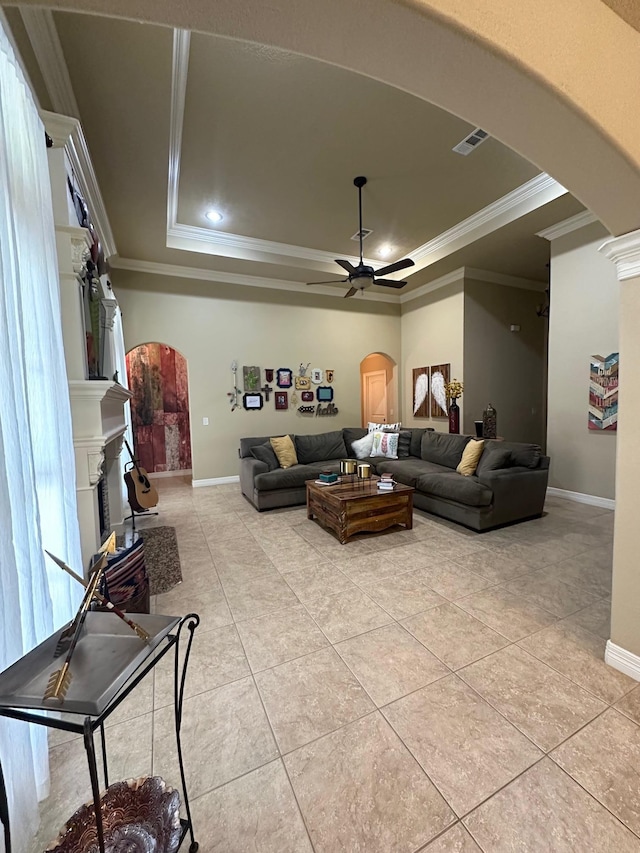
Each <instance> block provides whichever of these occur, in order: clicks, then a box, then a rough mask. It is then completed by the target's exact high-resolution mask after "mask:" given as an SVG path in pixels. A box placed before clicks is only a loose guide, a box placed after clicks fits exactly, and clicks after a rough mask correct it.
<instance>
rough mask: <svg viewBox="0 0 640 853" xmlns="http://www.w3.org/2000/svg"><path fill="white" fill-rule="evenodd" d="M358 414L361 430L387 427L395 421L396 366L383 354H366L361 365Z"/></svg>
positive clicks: (397, 410) (397, 409)
mask: <svg viewBox="0 0 640 853" xmlns="http://www.w3.org/2000/svg"><path fill="white" fill-rule="evenodd" d="M360 413H361V418H362V426H366V425H367V423H368V422H373V423H380V424H388V423H392V422H393V421H394V420H395V419H396V418H397V417H398V413H399V408H398V384H397V378H396V363H395V361H394V360H393V359H392V358H391V357H390V356H388V355H386V354H385V353H382V352H372V353H369V355H368V356H366V357H365V358H363V359H362V361H361V362H360Z"/></svg>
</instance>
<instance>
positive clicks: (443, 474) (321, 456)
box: [239, 427, 549, 531]
mask: <svg viewBox="0 0 640 853" xmlns="http://www.w3.org/2000/svg"><path fill="white" fill-rule="evenodd" d="M407 433H410V435H407ZM365 434H366V430H365V429H361V428H357V427H354V428H345V429H342V430H336V431H333V432H329V433H321V434H320V435H308V436H300V435H295V436H292V439H293V441H294V443H295V446H296V453H297V455H298V462H299V464H298V465H294V466H293V467H291V468H286V469H283V468H280V467H277V466H278V463H277V459H276V458H275V454H273V452H272V451H271V446H270V444H269V437H268V436H262V437H254V438H242V439H241V440H240V451H239V453H240V486H241V489H242V494H243V495H244V496H245V497H246V498H247V499H248V500H249V501H250V502H251V503H252V504H253V505H254V506H255V507H256V509H258V510H260V511H262V510H265V509H273V508H275V507H282V506H295V505H297V504H304V503H305V501H306V488H305V482H306V481H307V480H313V479H316V478H317V476H318V474H320V473H321V472H322V471H335V472H339V470H340V459H344V458H347V457H348V458H354V454H353V451H352V448H351V442H352V441H356V440H357V439H358V438H362V437H363V436H364V435H365ZM403 434H404V441H403V442H402V444H403V446H404V452H405V453H408V455H406V456H403V457H401V458H398V459H386V458H384V457H374V458H368V459H367V460H366V461H368V462H371V464H372V465H373V468H374V470H375V471H376V472H377V473H382V472H383V471H384V472H390V473H391V474H393V476H394V478H395V479H396V481H397V482H399V483H404V484H405V485H407V486H413V487H414V488H415V490H416V491H415V494H414V497H413V504H414V506H415V507H418V508H419V509H422V510H426V511H427V512H431V513H433V514H434V515H439V516H442V517H443V518H448V519H451V520H452V521H456V522H458V523H459V524H464V525H465V526H467V527H471V528H472V529H473V530H478V531H482V530H489V529H491V528H493V527H498V526H500V525H502V524H508V523H511V522H514V521H522V520H524V519H526V518H534V517H536V516H539V515H541V514H542V510H543V506H544V501H545V495H546V491H547V480H548V474H549V457H547V456H544V455H543V454H542V451H541V448H540V447H539V446H538V445H536V444H520V443H515V442H508V441H490V442H485V448H484V451H483V453H482V456H481V458H480V462H479V463H478V467H477V469H476V473H475V474H474V475H472V476H471V477H464V476H462V474H458V473H457V472H456V470H455V469H456V466H457V465H458V463H459V462H460V459H461V457H462V452H463V450H464V448H465V446H466V444H467V442H468V441H471V437H470V436H463V435H449V434H447V433H440V432H433V431H432V430H424V429H411V430H403ZM363 461H364V460H363Z"/></svg>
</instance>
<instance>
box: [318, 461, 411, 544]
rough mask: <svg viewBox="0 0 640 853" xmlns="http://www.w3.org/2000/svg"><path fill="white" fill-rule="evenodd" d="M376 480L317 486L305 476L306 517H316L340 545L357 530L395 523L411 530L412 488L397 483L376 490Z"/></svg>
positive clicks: (368, 529)
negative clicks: (390, 487) (384, 489)
mask: <svg viewBox="0 0 640 853" xmlns="http://www.w3.org/2000/svg"><path fill="white" fill-rule="evenodd" d="M377 481H378V478H377V477H376V478H373V477H372V478H371V480H370V481H369V482H367V481H362V480H361V481H357V480H356V481H355V483H351V482H348V483H341V482H340V483H335V484H332V485H330V486H320V485H318V484H317V483H316V482H314V481H313V480H307V484H306V485H307V518H316V519H317V520H318V521H319V522H320V524H322V525H324V526H325V527H328V528H329V530H332V531H333V532H334V533H335V534H336V536H337V537H338V539H339V540H340V542H341V543H342V544H343V545H344V544H345V542H348V541H349V539H351V537H352V536H354V535H355V534H356V533H363V532H369V533H376V532H378V531H380V530H386V529H387V528H388V527H393V526H394V525H396V524H402V525H404V527H405V529H406V530H411V528H412V527H413V492H414V491H415V490H414V489H413V488H412V487H411V486H403V485H401V484H400V483H398V484H396V486H395V487H394V489H393V491H389V492H379V491H378V488H377V485H376V483H377Z"/></svg>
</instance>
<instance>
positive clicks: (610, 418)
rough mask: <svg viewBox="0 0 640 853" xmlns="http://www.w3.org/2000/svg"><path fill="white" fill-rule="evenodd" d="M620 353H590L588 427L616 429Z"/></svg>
mask: <svg viewBox="0 0 640 853" xmlns="http://www.w3.org/2000/svg"><path fill="white" fill-rule="evenodd" d="M619 363H620V353H617V352H612V353H611V355H608V356H607V357H606V358H603V357H602V356H601V355H592V356H591V364H590V370H589V429H598V430H605V431H607V432H614V431H615V430H617V429H618V367H619Z"/></svg>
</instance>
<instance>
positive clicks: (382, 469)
mask: <svg viewBox="0 0 640 853" xmlns="http://www.w3.org/2000/svg"><path fill="white" fill-rule="evenodd" d="M371 461H372V462H373V464H374V466H375V469H376V472H377V473H378V474H387V473H388V474H393V477H394V479H395V480H397V481H398V482H399V483H403V484H404V485H405V486H413V487H414V488H415V487H416V480H417V479H418V477H421V476H422V475H423V474H428V473H437V472H440V471H442V472H446V473H448V472H449V468H445V467H444V465H435V464H434V463H433V462H424V461H423V460H422V459H414V458H413V457H411V458H409V459H385V458H384V457H379V458H378V459H372V460H371Z"/></svg>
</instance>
